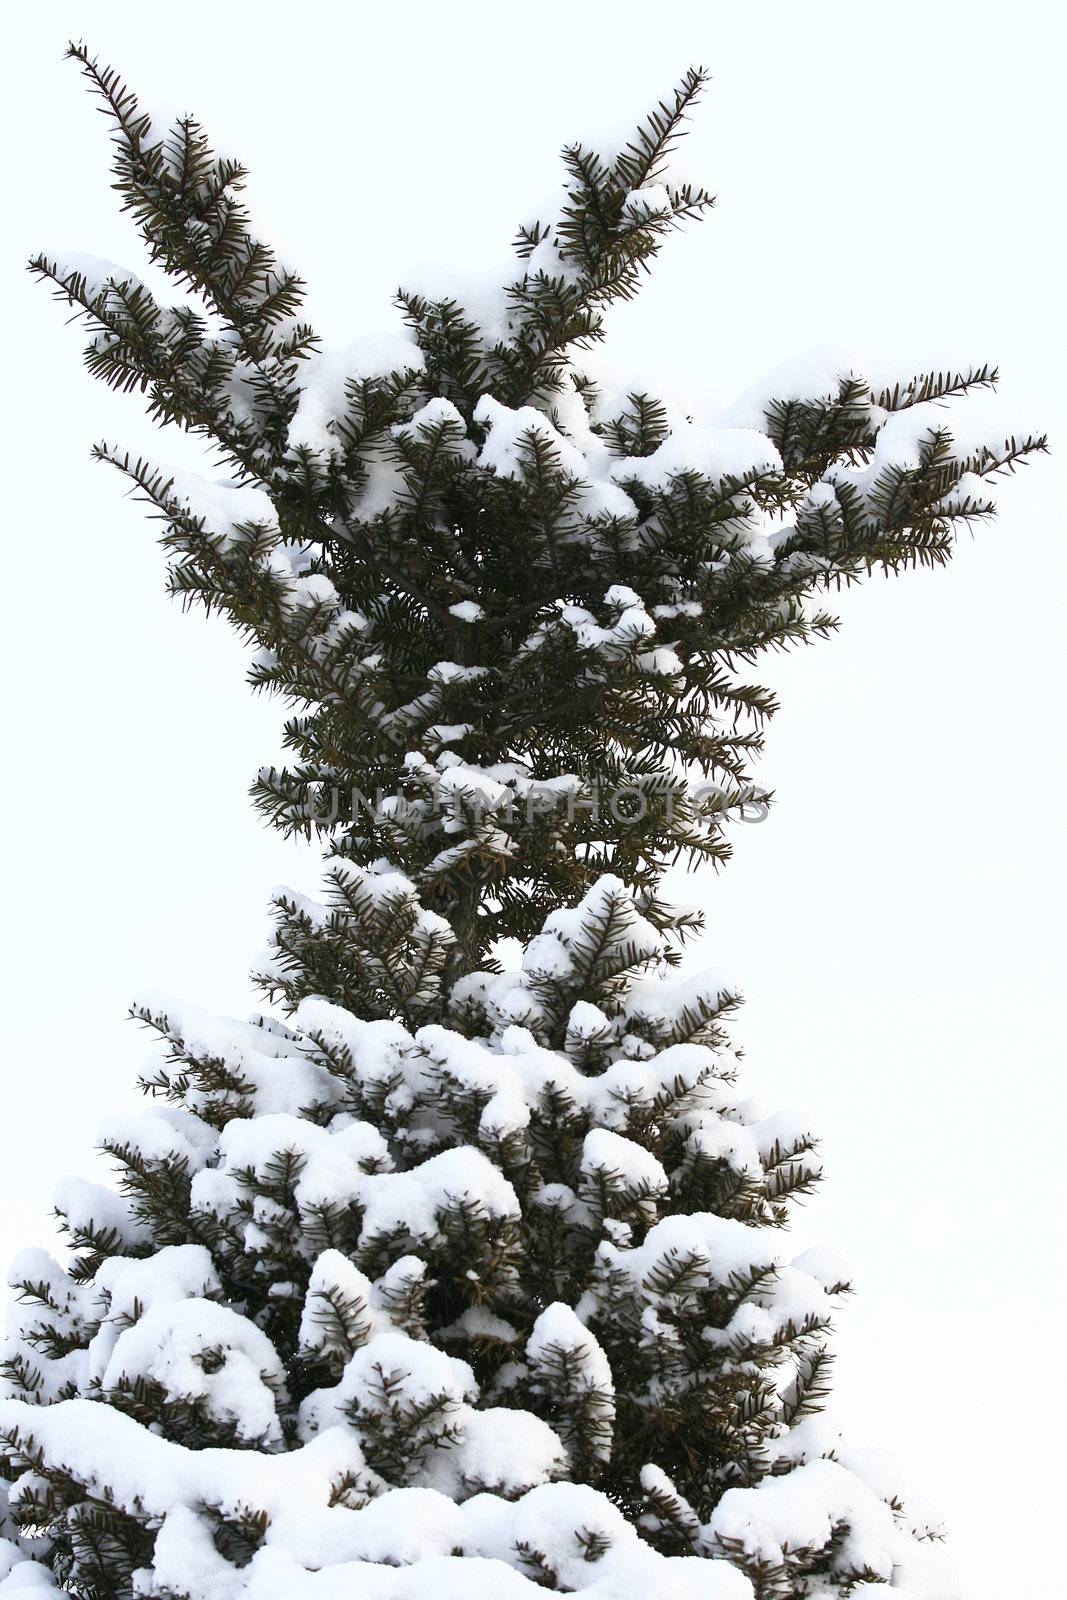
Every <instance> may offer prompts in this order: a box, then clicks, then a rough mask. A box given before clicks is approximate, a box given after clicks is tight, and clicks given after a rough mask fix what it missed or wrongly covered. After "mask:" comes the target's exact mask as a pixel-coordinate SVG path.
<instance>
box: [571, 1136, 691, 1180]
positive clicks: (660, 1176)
mask: <svg viewBox="0 0 1067 1600" xmlns="http://www.w3.org/2000/svg"><path fill="white" fill-rule="evenodd" d="M581 1170H582V1176H583V1177H585V1178H587V1179H589V1178H598V1179H600V1181H601V1182H603V1183H604V1185H605V1187H606V1188H607V1189H608V1190H609V1191H615V1192H616V1193H627V1192H629V1193H636V1192H639V1191H642V1190H644V1191H650V1192H651V1193H652V1194H654V1195H664V1194H666V1192H667V1189H668V1187H669V1185H668V1180H667V1174H666V1172H664V1170H663V1166H662V1164H661V1163H660V1162H659V1161H657V1160H656V1157H655V1156H654V1155H653V1154H652V1153H651V1151H649V1150H646V1149H645V1148H644V1146H643V1145H640V1144H638V1143H637V1142H636V1140H634V1139H626V1138H623V1136H622V1135H621V1134H618V1133H612V1132H610V1131H609V1130H608V1129H607V1128H594V1129H592V1131H591V1132H589V1133H587V1134H586V1136H585V1139H584V1141H583V1144H582V1161H581Z"/></svg>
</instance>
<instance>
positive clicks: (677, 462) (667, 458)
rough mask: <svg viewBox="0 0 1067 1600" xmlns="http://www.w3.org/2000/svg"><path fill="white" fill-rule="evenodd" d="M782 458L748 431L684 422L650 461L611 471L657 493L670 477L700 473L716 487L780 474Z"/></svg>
mask: <svg viewBox="0 0 1067 1600" xmlns="http://www.w3.org/2000/svg"><path fill="white" fill-rule="evenodd" d="M781 471H782V458H781V456H780V455H779V453H778V450H777V449H776V447H775V446H774V444H772V442H771V440H770V439H768V438H767V436H766V434H765V433H761V432H758V431H757V430H755V429H752V428H700V427H697V426H696V425H695V424H692V423H684V424H682V425H681V426H679V427H677V428H675V429H674V431H673V432H672V433H671V434H669V435H668V437H667V438H666V439H664V441H663V443H662V444H661V445H660V446H659V448H658V449H656V450H654V451H653V452H652V454H651V455H649V456H628V457H626V458H624V459H623V460H622V461H617V462H615V464H614V465H613V466H612V469H611V473H612V477H613V478H615V479H616V480H617V481H618V482H620V483H623V484H625V483H627V482H630V481H631V480H632V481H635V482H637V483H640V484H643V485H644V487H645V488H646V489H651V490H654V491H657V492H659V493H661V494H663V493H667V492H668V491H669V490H670V487H671V482H672V480H673V479H674V478H677V477H679V476H681V474H683V473H690V472H691V473H699V474H700V475H701V476H702V477H705V478H710V479H711V480H712V482H714V483H719V482H721V480H722V479H723V478H743V477H744V476H745V475H746V474H748V473H754V472H760V473H765V472H781Z"/></svg>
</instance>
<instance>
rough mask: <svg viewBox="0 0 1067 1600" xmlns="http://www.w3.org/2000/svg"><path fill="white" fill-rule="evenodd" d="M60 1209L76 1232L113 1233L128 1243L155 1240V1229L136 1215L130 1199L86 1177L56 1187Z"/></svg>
mask: <svg viewBox="0 0 1067 1600" xmlns="http://www.w3.org/2000/svg"><path fill="white" fill-rule="evenodd" d="M55 1203H56V1210H57V1211H59V1212H61V1213H62V1215H63V1217H64V1218H65V1220H66V1223H67V1227H68V1228H69V1229H70V1231H71V1233H72V1234H80V1235H86V1234H90V1233H95V1234H104V1233H109V1232H113V1233H115V1234H116V1235H117V1237H118V1238H119V1240H121V1242H122V1243H123V1244H124V1245H126V1246H137V1245H145V1244H149V1243H151V1239H152V1230H151V1229H150V1228H149V1227H148V1226H147V1224H146V1223H144V1222H141V1221H140V1220H139V1219H138V1218H137V1217H135V1216H134V1214H133V1210H132V1208H131V1206H130V1203H129V1201H128V1200H126V1199H125V1198H124V1197H123V1196H122V1195H120V1194H116V1193H115V1191H114V1190H113V1189H105V1188H104V1186H103V1184H101V1183H90V1182H88V1181H87V1180H86V1179H85V1178H73V1177H71V1178H64V1179H63V1180H62V1181H61V1182H60V1183H59V1184H57V1186H56V1190H55Z"/></svg>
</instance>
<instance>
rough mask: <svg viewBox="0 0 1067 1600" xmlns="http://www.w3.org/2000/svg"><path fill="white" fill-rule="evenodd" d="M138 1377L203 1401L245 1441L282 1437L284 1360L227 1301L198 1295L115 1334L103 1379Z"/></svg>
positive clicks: (172, 1398)
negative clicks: (280, 1413) (222, 1302)
mask: <svg viewBox="0 0 1067 1600" xmlns="http://www.w3.org/2000/svg"><path fill="white" fill-rule="evenodd" d="M216 1362H218V1366H217V1369H216ZM138 1380H145V1381H147V1382H148V1383H151V1384H158V1385H159V1387H160V1388H161V1390H162V1392H163V1396H164V1399H165V1400H166V1401H167V1402H169V1403H171V1404H176V1405H182V1404H184V1405H194V1406H195V1405H199V1406H201V1407H202V1408H203V1410H204V1412H205V1413H206V1414H207V1415H208V1416H209V1417H210V1418H211V1419H212V1421H214V1422H216V1423H218V1424H219V1425H220V1426H221V1427H222V1428H223V1429H225V1430H227V1431H228V1430H231V1429H232V1430H233V1431H234V1432H235V1433H236V1435H237V1437H238V1438H239V1439H241V1440H243V1441H244V1442H245V1443H248V1444H258V1445H259V1446H260V1447H262V1448H267V1449H269V1448H271V1447H272V1446H273V1447H275V1448H277V1447H278V1446H280V1444H281V1442H282V1433H281V1426H280V1423H279V1421H278V1414H277V1401H278V1397H279V1395H280V1394H284V1391H285V1371H284V1368H283V1367H282V1364H281V1362H280V1361H279V1359H278V1356H277V1354H276V1353H275V1350H274V1346H273V1345H272V1344H271V1342H270V1340H269V1339H268V1338H267V1335H266V1334H265V1333H262V1332H261V1331H260V1329H259V1328H257V1327H256V1326H255V1325H254V1324H253V1323H251V1322H249V1321H248V1319H247V1318H246V1317H243V1316H241V1315H240V1314H239V1313H238V1312H236V1311H232V1310H230V1308H229V1307H228V1306H220V1305H216V1304H215V1303H214V1302H213V1301H211V1300H195V1299H194V1300H182V1301H179V1302H178V1303H176V1304H170V1305H168V1304H161V1305H155V1306H152V1307H151V1308H150V1309H148V1310H146V1311H144V1312H142V1314H141V1316H140V1317H139V1318H138V1320H137V1321H136V1322H135V1323H134V1324H133V1326H132V1327H130V1328H125V1329H124V1330H123V1331H122V1332H121V1333H120V1334H119V1336H118V1338H117V1339H116V1341H115V1344H114V1348H113V1349H112V1351H111V1355H110V1358H109V1360H108V1363H107V1366H106V1367H105V1368H104V1372H103V1374H102V1377H101V1383H102V1385H103V1387H104V1389H105V1391H106V1390H109V1389H117V1388H119V1387H120V1386H122V1385H127V1384H128V1385H133V1384H135V1383H136V1382H137V1381H138Z"/></svg>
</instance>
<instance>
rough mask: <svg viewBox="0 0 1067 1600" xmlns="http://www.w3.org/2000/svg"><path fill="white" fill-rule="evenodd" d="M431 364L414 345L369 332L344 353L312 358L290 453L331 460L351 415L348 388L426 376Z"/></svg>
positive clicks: (289, 439)
mask: <svg viewBox="0 0 1067 1600" xmlns="http://www.w3.org/2000/svg"><path fill="white" fill-rule="evenodd" d="M425 365H426V363H425V360H424V358H423V355H422V352H421V351H420V350H419V347H418V345H417V344H415V342H414V340H413V339H411V338H409V337H406V336H405V335H403V334H398V333H367V334H362V335H361V336H360V337H359V338H357V339H353V341H352V342H351V344H348V345H345V346H344V347H343V348H341V349H336V350H322V351H320V352H318V353H316V354H315V355H312V356H309V357H308V359H307V360H306V361H305V362H304V363H303V365H302V367H301V369H300V385H299V387H300V398H299V400H298V402H297V407H296V411H295V412H294V414H293V418H292V421H291V422H290V424H289V432H288V436H287V443H288V445H289V449H290V450H298V449H303V450H310V451H311V452H312V453H313V454H315V455H318V456H320V457H325V458H329V457H331V456H334V455H336V454H337V453H338V451H339V450H340V449H341V440H340V438H339V436H338V434H337V432H336V427H335V424H336V423H337V422H338V421H340V420H341V419H342V418H343V417H344V416H345V414H346V412H347V411H348V395H347V385H348V384H350V383H368V382H372V381H374V380H383V379H388V378H391V377H392V376H393V375H394V374H402V373H406V372H416V373H417V372H422V371H423V369H424V367H425Z"/></svg>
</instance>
